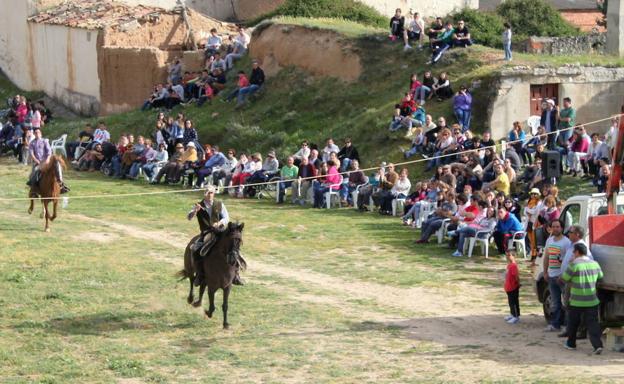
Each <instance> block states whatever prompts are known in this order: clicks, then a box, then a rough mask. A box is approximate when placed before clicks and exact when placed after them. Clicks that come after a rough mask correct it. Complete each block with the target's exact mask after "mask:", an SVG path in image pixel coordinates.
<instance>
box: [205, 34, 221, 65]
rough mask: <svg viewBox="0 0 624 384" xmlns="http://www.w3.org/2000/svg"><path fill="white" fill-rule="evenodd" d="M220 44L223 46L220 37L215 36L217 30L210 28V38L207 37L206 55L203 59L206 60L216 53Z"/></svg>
mask: <svg viewBox="0 0 624 384" xmlns="http://www.w3.org/2000/svg"><path fill="white" fill-rule="evenodd" d="M221 44H223V40H222V39H221V36H219V35H217V29H216V28H212V29H211V30H210V36H209V37H208V41H206V52H205V53H206V54H205V57H206V58H208V57H210V56H212V55H214V54H216V53H217V52H219V49H220V48H221Z"/></svg>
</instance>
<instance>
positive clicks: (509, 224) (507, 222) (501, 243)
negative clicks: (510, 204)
mask: <svg viewBox="0 0 624 384" xmlns="http://www.w3.org/2000/svg"><path fill="white" fill-rule="evenodd" d="M497 215H498V223H497V224H496V231H494V242H495V243H496V248H497V249H498V253H499V254H501V255H502V254H504V253H505V251H506V250H507V242H508V241H509V238H511V237H512V236H513V234H514V233H515V232H519V231H522V230H523V229H522V223H521V222H520V221H519V220H518V218H517V217H516V215H512V214H510V213H509V212H508V211H507V209H505V207H504V205H503V206H500V207H498V211H497Z"/></svg>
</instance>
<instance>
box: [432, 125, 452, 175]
mask: <svg viewBox="0 0 624 384" xmlns="http://www.w3.org/2000/svg"><path fill="white" fill-rule="evenodd" d="M452 144H453V137H452V135H451V131H450V130H449V129H448V128H445V129H442V130H441V131H440V136H439V137H438V138H437V139H436V142H435V145H434V154H433V159H431V160H430V161H429V162H428V163H427V168H426V171H427V172H429V171H431V170H432V169H433V168H434V167H437V166H439V165H440V164H442V163H444V162H447V161H448V160H447V159H446V158H442V157H441V156H443V155H445V154H447V153H448V152H449V151H451V150H452V149H453V148H452V147H451V145H452Z"/></svg>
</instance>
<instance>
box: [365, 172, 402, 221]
mask: <svg viewBox="0 0 624 384" xmlns="http://www.w3.org/2000/svg"><path fill="white" fill-rule="evenodd" d="M378 175H379V184H378V186H379V189H378V190H377V191H376V192H375V193H373V194H372V197H373V203H374V204H375V206H379V207H381V203H382V201H384V199H386V198H387V197H388V196H389V195H392V188H393V187H394V185H395V184H396V182H397V181H398V180H399V174H398V173H396V172H395V171H394V164H392V163H390V164H388V169H387V170H386V169H385V167H383V166H382V167H381V169H380V170H379V173H378ZM363 198H364V196H363ZM367 200H368V198H365V199H364V202H365V203H367V202H368V201H367ZM379 213H381V214H382V215H384V214H388V211H386V210H383V209H381V208H380V212H379Z"/></svg>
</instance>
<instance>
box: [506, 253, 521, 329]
mask: <svg viewBox="0 0 624 384" xmlns="http://www.w3.org/2000/svg"><path fill="white" fill-rule="evenodd" d="M506 256H507V271H506V273H505V292H506V293H507V301H508V302H509V311H510V315H509V316H505V321H507V323H509V324H516V323H518V322H519V321H520V275H519V272H518V264H516V257H515V256H514V255H513V254H512V253H511V252H510V251H507V252H506Z"/></svg>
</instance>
